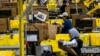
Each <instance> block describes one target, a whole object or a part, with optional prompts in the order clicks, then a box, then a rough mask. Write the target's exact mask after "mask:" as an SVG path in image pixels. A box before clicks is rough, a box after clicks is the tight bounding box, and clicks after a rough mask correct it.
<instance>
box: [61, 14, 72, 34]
mask: <svg viewBox="0 0 100 56" xmlns="http://www.w3.org/2000/svg"><path fill="white" fill-rule="evenodd" d="M63 20H64V23H63V25H62V30H61V33H68V32H69V30H70V29H71V28H72V22H71V20H70V18H69V16H67V15H66V16H63Z"/></svg>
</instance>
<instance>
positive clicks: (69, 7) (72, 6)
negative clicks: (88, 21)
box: [65, 3, 87, 16]
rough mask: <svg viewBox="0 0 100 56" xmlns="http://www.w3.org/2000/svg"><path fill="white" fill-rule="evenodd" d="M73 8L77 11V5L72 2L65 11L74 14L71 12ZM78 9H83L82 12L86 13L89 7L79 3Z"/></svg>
mask: <svg viewBox="0 0 100 56" xmlns="http://www.w3.org/2000/svg"><path fill="white" fill-rule="evenodd" d="M71 9H74V10H75V11H76V5H75V4H74V3H73V4H70V5H69V6H67V7H66V8H65V11H66V12H67V13H68V14H69V16H71V14H72V13H71V12H73V11H72V10H71ZM77 9H79V10H82V12H80V13H85V11H86V10H87V8H86V7H85V6H84V5H83V4H81V3H79V4H78V7H77ZM78 13H79V12H78Z"/></svg>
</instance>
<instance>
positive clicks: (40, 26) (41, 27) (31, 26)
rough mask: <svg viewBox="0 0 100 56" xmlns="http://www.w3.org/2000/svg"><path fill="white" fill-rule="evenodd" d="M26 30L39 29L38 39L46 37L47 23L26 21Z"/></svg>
mask: <svg viewBox="0 0 100 56" xmlns="http://www.w3.org/2000/svg"><path fill="white" fill-rule="evenodd" d="M26 31H39V40H40V41H41V40H43V39H48V25H47V24H45V23H34V24H31V23H28V24H27V26H26Z"/></svg>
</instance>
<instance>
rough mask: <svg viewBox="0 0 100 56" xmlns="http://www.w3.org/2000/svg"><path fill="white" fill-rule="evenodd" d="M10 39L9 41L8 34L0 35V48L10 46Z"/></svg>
mask: <svg viewBox="0 0 100 56" xmlns="http://www.w3.org/2000/svg"><path fill="white" fill-rule="evenodd" d="M8 39H9V36H8V35H6V34H2V35H0V46H7V45H9V43H8Z"/></svg>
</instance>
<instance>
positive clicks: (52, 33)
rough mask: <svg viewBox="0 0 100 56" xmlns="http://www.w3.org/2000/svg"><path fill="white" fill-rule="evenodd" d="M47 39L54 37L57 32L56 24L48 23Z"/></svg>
mask: <svg viewBox="0 0 100 56" xmlns="http://www.w3.org/2000/svg"><path fill="white" fill-rule="evenodd" d="M48 33H49V39H55V38H56V33H57V25H48Z"/></svg>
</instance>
